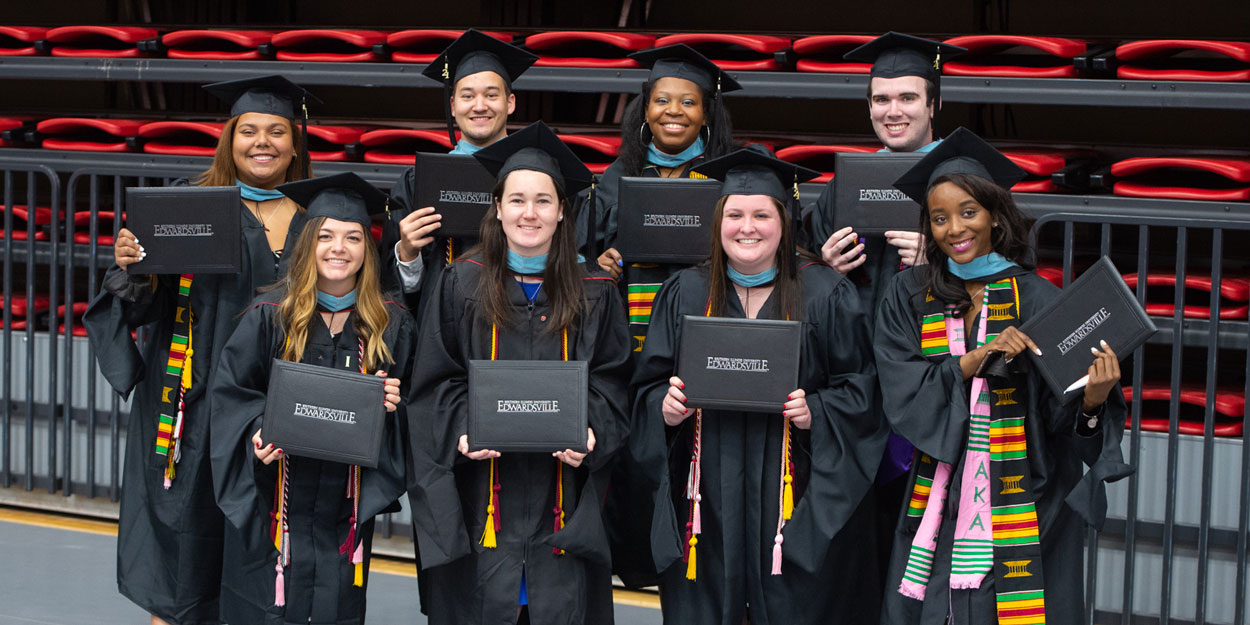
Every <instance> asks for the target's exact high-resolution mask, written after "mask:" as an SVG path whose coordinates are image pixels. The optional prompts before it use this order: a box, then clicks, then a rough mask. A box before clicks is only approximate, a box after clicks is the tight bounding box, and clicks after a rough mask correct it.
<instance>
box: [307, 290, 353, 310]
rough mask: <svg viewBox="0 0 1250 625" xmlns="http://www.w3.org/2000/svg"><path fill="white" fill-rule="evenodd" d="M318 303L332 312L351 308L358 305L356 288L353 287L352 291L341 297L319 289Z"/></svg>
mask: <svg viewBox="0 0 1250 625" xmlns="http://www.w3.org/2000/svg"><path fill="white" fill-rule="evenodd" d="M317 305H318V306H320V307H322V308H324V309H326V310H328V311H330V312H339V311H341V310H344V309H347V308H351V307H352V306H355V305H356V289H352V290H351V292H350V293H348V294H347V295H343V296H341V297H340V296H335V295H330V294H329V293H325V292H323V291H317Z"/></svg>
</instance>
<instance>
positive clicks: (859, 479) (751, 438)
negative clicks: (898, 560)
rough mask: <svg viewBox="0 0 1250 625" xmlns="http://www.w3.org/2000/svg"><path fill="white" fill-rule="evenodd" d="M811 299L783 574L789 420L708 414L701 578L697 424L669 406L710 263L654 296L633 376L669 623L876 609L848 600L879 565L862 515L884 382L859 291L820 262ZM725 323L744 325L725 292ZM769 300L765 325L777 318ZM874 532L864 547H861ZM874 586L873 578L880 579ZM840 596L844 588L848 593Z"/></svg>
mask: <svg viewBox="0 0 1250 625" xmlns="http://www.w3.org/2000/svg"><path fill="white" fill-rule="evenodd" d="M798 277H799V282H800V285H801V293H802V295H801V297H802V316H803V318H802V324H803V327H802V336H803V338H802V344H801V348H800V349H801V351H800V365H799V386H800V387H801V388H803V389H804V390H805V391H806V393H807V404H808V406H809V408H810V409H811V413H812V425H811V429H810V430H806V431H804V430H799V429H798V428H795V427H792V428H791V432H792V460H793V463H794V484H795V492H794V497H795V507H794V513H793V515H792V517H791V519H790V520H789V521H788V522H787V523H786V526H785V528H784V530H783V531H782V535H783V537H784V543H783V556H784V561H783V563H782V574H781V575H772V574H771V571H772V548H773V541H774V536H775V534H776V530H777V519H778V504H779V501H778V494H779V488H780V485H779V480H780V479H781V475H780V468H779V465H780V462H781V446H782V440H783V438H782V437H783V428H784V424H785V420H784V419H783V418H782V417H781V415H780V412H781V405H782V404H783V403H785V401H786V398H785V397H778V398H777V414H765V413H759V412H753V413H746V412H735V411H725V410H705V411H704V412H703V435H702V454H701V457H702V486H701V489H700V493H701V496H702V503H701V510H702V512H701V518H702V530H703V531H702V533H701V534H700V535H699V537H698V539H699V540H698V545H697V550H698V554H697V571H696V573H697V579H696V580H693V581H691V580H688V579H686V567H687V564H686V562H684V561H683V548H684V544H685V528H686V523H687V521H688V520H689V519H688V517H689V515H690V506H689V502H688V500H687V499H686V483H687V478H688V475H689V470H690V460H691V444H692V440H693V431H694V423H695V420H694V418H688V419H686V420H685V421H684V422H682V423H681V424H680V425H678V426H676V427H669V426H666V425H665V423H664V418H663V416H662V413H661V403H662V402H663V399H664V396H665V395H666V394H667V393H668V388H669V378H670V377H671V376H673V375H674V372H675V369H676V367H675V363H676V357H677V351H678V346H679V345H680V342H681V318H682V316H683V315H696V316H702V315H703V314H705V310H706V306H707V302H708V277H707V268H706V266H700V267H694V268H690V269H684V270H682V271H679V272H677V273H676V274H675V275H674V276H673V277H672V278H671V279H669V280H668V282H666V283H665V285H664V288H663V290H662V291H661V292H660V295H659V297H657V298H656V304H655V313H654V315H653V317H652V324H651V330H650V334H649V339H648V340H647V344H646V346H644V348H643V351H642V356H641V358H640V360H639V363H638V369H637V371H636V373H635V376H634V387H635V389H636V395H635V403H634V413H633V421H632V428H633V429H632V431H631V439H630V449H629V451H630V456H631V459H632V462H633V463H634V464H635V465H636V466H637V467H639V470H638V472H637V473H636V475H637V479H641V480H645V483H646V484H645V485H646V486H647V487H649V488H648V490H649V492H650V498H649V499H645V500H642V501H640V502H639V503H638V504H637V505H638V507H639V508H640V509H639V510H638V512H636V513H635V514H638V515H640V516H644V518H647V517H649V518H650V522H651V532H650V534H651V544H650V549H647V548H646V547H645V546H642V545H638V546H636V548H638V549H641V550H644V551H647V552H649V553H650V555H651V556H652V558H653V563H654V567H655V570H657V571H659V572H660V574H661V578H660V599H661V603H662V607H663V611H664V620H665V622H669V623H683V624H687V623H689V624H695V623H697V624H720V625H740V624H741V623H742V622H743V617H744V616H747V617H749V618H750V621H751V623H753V624H755V625H768V624H770V623H771V624H773V625H780V624H786V625H790V624H803V623H821V624H824V623H841V622H845V623H863V622H866V620H870V619H873V618H875V616H876V613H877V612H876V610H877V603H876V601H875V599H872V600H868V599H866V598H865V596H864V594H862V593H861V592H857V591H853V590H852V589H851V587H852V586H855V585H856V584H857V581H856V580H857V579H860V578H869V579H872V580H875V578H876V575H875V574H873V575H865V574H864V571H863V570H862V567H863V566H870V565H871V563H872V561H873V559H872V554H871V552H870V551H869V550H866V549H863V543H864V542H865V541H866V540H867V541H871V536H872V527H871V525H868V524H866V523H865V522H870V521H871V517H868V516H863V515H857V514H856V511H857V510H858V508H859V502H860V499H861V497H863V496H864V494H865V493H866V492H867V491H868V488H869V485H870V484H871V483H872V479H873V476H874V475H875V473H876V470H877V461H878V460H879V459H880V457H881V450H882V446H883V445H884V444H885V435H886V430H885V424H884V422H882V421H881V420H880V418H879V417H877V416H876V413H874V412H873V411H872V410H870V408H871V404H872V393H873V389H874V387H875V384H876V374H875V368H874V366H873V362H872V357H871V347H870V345H869V343H868V338H867V327H866V325H865V322H864V317H863V315H862V313H861V312H860V307H859V302H858V301H857V299H856V295H855V290H854V289H853V288H852V286H851V284H850V283H849V282H848V281H847V280H846V279H845V278H843V277H842V276H840V275H838V274H837V272H835V271H833V270H832V269H830V268H829V267H827V266H825V265H823V264H820V263H809V264H807V265H805V266H804V267H802V268H801V269H800V270H799V273H798ZM729 289H730V290H729V292H728V293H727V294H726V305H727V314H726V316H729V317H735V318H744V317H745V314H744V312H743V310H742V307H741V306H740V305H739V303H738V297H737V296H736V294H735V293H734V292H733V291H732V287H729ZM779 311H780V307H779V305H778V304H777V302H776V301H774V300H773V296H770V298H769V300H768V301H766V302H765V304H764V307H763V308H762V309H761V310H760V313H759V315H758V318H760V319H778V318H780V314H779ZM866 536H867V537H868V538H866ZM874 583H875V582H874ZM840 590H841V591H840Z"/></svg>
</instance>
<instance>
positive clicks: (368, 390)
mask: <svg viewBox="0 0 1250 625" xmlns="http://www.w3.org/2000/svg"><path fill="white" fill-rule="evenodd" d="M384 384H385V382H384V379H383V378H380V377H378V376H376V375H368V374H365V373H360V372H357V371H348V370H346V369H330V368H328V367H319V366H317V365H310V364H306V363H302V362H290V361H287V360H278V359H276V358H275V359H274V361H273V369H272V370H271V371H270V374H269V393H268V397H267V398H266V400H265V418H264V421H263V423H262V425H261V438H263V439H264V441H265V444H266V445H268V444H269V443H273V444H274V446H275V447H279V448H281V449H282V451H283V452H285V453H288V454H291V455H295V456H307V457H310V458H317V459H320V460H330V461H333V462H342V463H344V464H358V465H360V466H362V467H369V468H377V466H378V456H379V454H380V452H381V449H382V433H383V431H384V430H385V425H386V424H385V421H384V420H385V418H386V407H385V406H383V405H382V400H383V399H384V397H385V390H384V389H383V386H384Z"/></svg>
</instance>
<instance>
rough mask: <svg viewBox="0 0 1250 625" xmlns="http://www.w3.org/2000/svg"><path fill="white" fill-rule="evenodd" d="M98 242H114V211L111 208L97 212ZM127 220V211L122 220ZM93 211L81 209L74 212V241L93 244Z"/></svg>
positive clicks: (81, 243)
mask: <svg viewBox="0 0 1250 625" xmlns="http://www.w3.org/2000/svg"><path fill="white" fill-rule="evenodd" d="M96 215H97V218H96V233H97V234H96V243H97V244H99V245H112V244H113V219H114V213H113V211H111V210H100V211H97V212H96ZM125 220H126V215H125V213H123V214H122V221H123V222H124V221H125ZM90 228H91V211H79V212H76V213H74V243H78V244H80V245H90V244H91V230H90Z"/></svg>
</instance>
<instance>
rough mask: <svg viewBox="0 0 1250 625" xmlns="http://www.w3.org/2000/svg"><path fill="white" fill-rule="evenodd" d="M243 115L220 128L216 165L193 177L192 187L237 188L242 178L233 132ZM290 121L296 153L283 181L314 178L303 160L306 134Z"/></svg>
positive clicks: (214, 158)
mask: <svg viewBox="0 0 1250 625" xmlns="http://www.w3.org/2000/svg"><path fill="white" fill-rule="evenodd" d="M243 115H244V114H243V113H240V114H238V115H235V116H234V117H231V118H230V119H229V121H227V122H226V125H225V127H223V128H222V129H221V136H220V137H218V138H217V149H216V151H214V152H213V164H212V165H210V166H209V168H208V169H206V170H204V171H203V172H201V173H200V174H199V175H197V176H195V177H194V178H192V184H194V185H197V186H202V187H233V186H234V181H235V180H237V179H238V177H239V171H238V168H237V167H235V166H234V130H235V127H237V126H238V125H239V118H240V117H243ZM287 122H288V123H289V124H290V126H291V149H293V150H295V156H294V158H292V159H291V164H290V165H288V166H287V168H286V178H285V179H284V180H283V182H295V181H297V180H305V179H307V178H311V177H312V167H311V166H310V164H309V163H308V161H306V160H304V135H303V134H302V133H301V132H300V125H299V124H297V123H295V122H292V121H291V120H289V119H288V120H287Z"/></svg>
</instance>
